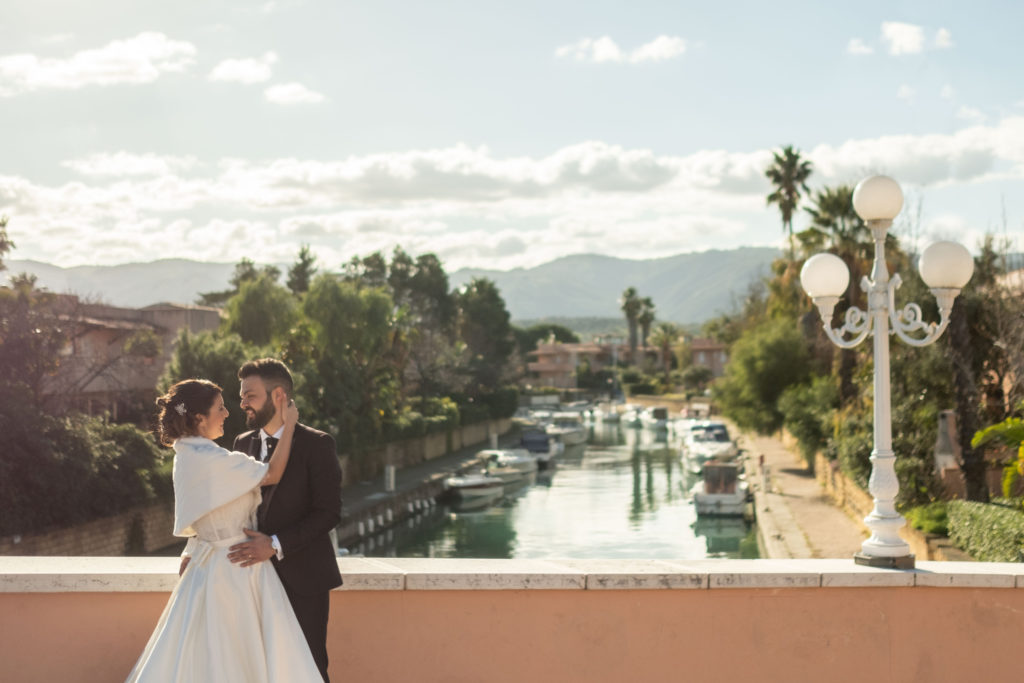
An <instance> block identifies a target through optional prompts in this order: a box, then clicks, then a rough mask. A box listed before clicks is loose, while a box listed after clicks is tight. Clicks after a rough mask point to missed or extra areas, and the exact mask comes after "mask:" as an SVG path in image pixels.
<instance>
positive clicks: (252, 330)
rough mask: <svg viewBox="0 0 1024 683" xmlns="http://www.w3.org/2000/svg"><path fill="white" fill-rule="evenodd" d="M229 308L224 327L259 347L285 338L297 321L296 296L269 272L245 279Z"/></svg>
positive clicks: (229, 302) (228, 303) (230, 332)
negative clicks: (278, 282)
mask: <svg viewBox="0 0 1024 683" xmlns="http://www.w3.org/2000/svg"><path fill="white" fill-rule="evenodd" d="M226 310H227V318H226V319H225V321H224V329H225V330H226V331H227V332H228V333H229V334H237V335H238V336H240V337H241V338H242V340H243V341H245V342H246V343H249V344H255V345H257V346H267V345H268V344H270V343H271V342H272V341H275V340H278V341H279V340H282V339H283V338H284V337H285V335H286V334H287V332H288V330H289V329H291V327H292V325H294V324H295V321H296V310H295V298H294V297H293V296H292V295H291V294H290V293H289V292H288V290H287V289H285V288H284V287H281V286H280V285H278V284H277V283H276V282H275V281H274V279H272V278H271V277H270V276H269V275H266V274H264V275H260V276H258V277H257V278H255V279H251V280H246V281H244V282H242V284H241V287H239V290H238V294H235V295H234V296H233V297H231V299H230V300H228V302H227V309H226Z"/></svg>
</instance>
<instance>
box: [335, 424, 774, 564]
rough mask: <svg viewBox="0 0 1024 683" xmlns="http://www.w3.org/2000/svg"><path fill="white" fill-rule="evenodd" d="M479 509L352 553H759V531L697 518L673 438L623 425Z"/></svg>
mask: <svg viewBox="0 0 1024 683" xmlns="http://www.w3.org/2000/svg"><path fill="white" fill-rule="evenodd" d="M554 462H555V466H554V467H553V468H551V469H548V470H544V471H541V472H539V473H537V475H536V478H535V479H533V480H530V481H528V482H526V483H524V484H523V485H521V486H519V487H517V488H515V489H513V490H509V491H506V493H505V495H504V497H503V498H502V499H501V501H500V502H498V503H496V504H493V505H491V506H489V507H486V508H484V509H479V510H467V509H465V508H462V509H459V508H456V507H452V506H450V505H438V506H436V507H434V508H431V509H429V510H427V511H425V512H424V513H422V514H421V515H419V516H418V517H416V518H414V519H413V520H409V523H408V524H402V525H398V526H397V527H396V528H394V529H392V530H391V531H392V532H393V533H391V535H390V537H387V536H381V535H378V537H375V538H374V539H368V540H366V541H364V542H363V543H361V544H358V545H356V546H353V547H351V548H350V549H349V550H350V552H353V553H362V554H365V555H368V556H391V557H492V558H510V557H535V558H536V557H552V558H557V557H579V558H585V557H595V558H599V557H600V558H666V559H699V558H705V557H756V556H757V554H756V553H757V543H756V533H755V531H754V527H753V526H752V525H749V524H746V523H744V522H743V521H742V520H739V519H736V520H732V519H712V520H705V519H703V518H702V519H698V518H697V516H696V513H695V511H694V508H693V505H692V502H691V501H690V498H689V490H690V487H691V486H692V485H693V483H694V481H693V478H692V475H690V474H689V473H688V472H687V470H686V468H684V467H682V466H681V463H680V461H679V451H678V448H677V447H676V445H675V444H674V443H672V440H671V439H670V438H669V437H668V435H667V434H666V433H665V432H664V431H662V432H660V433H659V432H652V431H648V430H641V429H630V428H619V427H618V426H617V425H611V426H608V427H602V426H601V425H600V424H599V425H596V426H594V427H592V428H591V430H590V435H589V441H588V444H587V445H586V447H584V446H582V445H581V446H576V447H571V448H568V449H566V451H565V453H563V454H562V455H561V456H559V457H558V458H556V459H555V461H554Z"/></svg>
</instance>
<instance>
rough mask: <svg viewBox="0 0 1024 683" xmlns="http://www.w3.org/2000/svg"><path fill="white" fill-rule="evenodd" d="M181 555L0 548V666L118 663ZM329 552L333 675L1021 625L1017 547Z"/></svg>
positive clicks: (746, 674) (688, 665)
mask: <svg viewBox="0 0 1024 683" xmlns="http://www.w3.org/2000/svg"><path fill="white" fill-rule="evenodd" d="M72 560H74V563H72V562H70V561H72ZM126 560H133V561H135V562H136V564H134V565H125V561H126ZM142 560H145V562H142ZM104 562H106V564H104ZM176 566H177V560H176V559H175V558H0V658H2V661H3V662H4V680H7V681H12V682H14V683H34V682H37V681H38V682H43V681H47V682H48V681H70V680H74V681H77V682H79V683H100V682H104V683H106V682H108V681H113V680H123V679H124V677H125V676H126V675H127V673H128V671H129V670H130V669H131V667H132V665H133V664H134V662H135V659H136V658H137V657H138V655H139V653H140V652H141V651H142V648H143V646H144V644H145V642H146V640H147V639H148V637H149V635H150V633H151V632H152V629H153V627H154V626H155V624H156V622H157V619H158V618H159V616H160V613H161V611H162V609H163V607H164V605H165V603H166V601H167V598H168V593H169V590H170V589H171V588H172V587H173V585H174V584H175V583H176V581H177V577H176V575H175V572H174V569H175V568H176ZM339 567H340V569H341V571H342V573H343V574H344V576H345V581H346V583H345V586H344V587H343V588H342V589H339V590H336V591H334V592H332V595H331V613H330V615H331V616H330V623H329V627H328V651H329V656H330V662H331V663H330V675H331V678H332V679H333V680H337V681H380V682H384V683H388V682H392V681H393V682H405V681H418V682H422V683H435V682H436V683H442V682H450V681H466V682H467V683H469V682H474V683H475V682H477V681H486V682H487V683H513V682H515V683H518V682H521V681H533V680H536V681H559V682H560V683H575V682H576V681H579V682H581V683H582V682H586V683H621V682H622V681H679V680H696V681H702V682H722V683H733V682H734V681H755V680H756V681H761V682H764V683H773V682H776V681H779V682H782V681H785V682H787V683H793V682H798V683H799V682H802V681H808V682H810V681H815V682H817V681H822V680H827V681H831V682H833V683H861V682H862V681H865V680H870V681H878V682H880V683H904V682H905V681H940V682H941V681H967V680H978V679H979V678H980V679H981V680H1017V679H1018V678H1019V676H1020V671H1019V663H1018V662H1017V659H1016V658H1015V657H1014V656H1013V654H1012V653H1013V652H1015V651H1016V649H1017V646H1018V640H1019V634H1020V633H1021V631H1022V630H1024V590H1022V588H1024V566H1022V565H1019V564H995V563H955V562H954V563H944V562H935V563H919V564H918V568H917V569H916V570H909V571H908V570H885V569H873V568H868V567H860V566H858V565H855V564H854V563H853V562H852V561H851V560H701V561H693V562H690V561H687V562H683V561H679V562H671V561H654V560H647V561H628V560H623V561H616V560H589V561H588V560H576V561H567V560H566V561H555V560H501V561H498V560H431V559H405V560H393V559H387V560H385V559H372V560H371V559H363V558H343V559H340V560H339Z"/></svg>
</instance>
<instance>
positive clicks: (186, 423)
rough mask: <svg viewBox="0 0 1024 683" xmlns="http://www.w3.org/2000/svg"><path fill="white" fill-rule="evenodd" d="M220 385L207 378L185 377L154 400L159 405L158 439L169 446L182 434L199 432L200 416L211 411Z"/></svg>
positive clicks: (194, 434)
mask: <svg viewBox="0 0 1024 683" xmlns="http://www.w3.org/2000/svg"><path fill="white" fill-rule="evenodd" d="M221 391H222V389H221V388H220V387H219V386H217V385H216V384H214V383H213V382H211V381H209V380H206V379H186V380H182V381H181V382H178V383H177V384H175V385H174V386H173V387H171V388H170V389H169V390H168V391H167V393H166V394H164V395H163V396H161V397H160V398H158V399H157V400H156V404H157V406H159V407H160V414H159V415H157V431H158V432H159V436H160V443H162V444H163V445H165V446H172V445H174V442H175V441H176V440H177V439H180V438H181V437H183V436H198V434H199V432H198V427H199V416H200V415H206V414H207V413H208V412H210V408H211V407H212V406H213V402H214V401H215V400H216V399H217V396H219V395H220V393H221Z"/></svg>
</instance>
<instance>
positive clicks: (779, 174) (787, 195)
mask: <svg viewBox="0 0 1024 683" xmlns="http://www.w3.org/2000/svg"><path fill="white" fill-rule="evenodd" d="M772 157H773V158H772V164H771V165H770V166H769V167H768V168H767V169H766V170H765V172H764V174H765V176H766V177H767V178H768V180H770V181H771V183H772V185H774V186H775V190H774V191H772V192H771V194H769V195H768V197H767V202H768V204H769V205H771V204H776V205H777V206H778V207H779V213H780V214H781V215H782V229H783V231H784V232H785V233H786V235H787V237H788V239H789V258H790V259H792V258H793V212H795V211H796V209H797V206H798V205H799V204H800V195H801V192H803V193H808V192H810V190H809V189H808V188H807V179H808V178H809V177H810V175H811V162H810V161H807V160H806V159H803V158H801V156H800V151H799V150H796V149H793V146H792V145H786V146H785V147H783V148H782V149H781V150H779V151H778V152H774V153H773V154H772Z"/></svg>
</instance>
